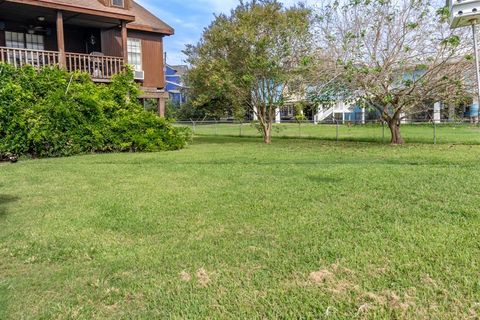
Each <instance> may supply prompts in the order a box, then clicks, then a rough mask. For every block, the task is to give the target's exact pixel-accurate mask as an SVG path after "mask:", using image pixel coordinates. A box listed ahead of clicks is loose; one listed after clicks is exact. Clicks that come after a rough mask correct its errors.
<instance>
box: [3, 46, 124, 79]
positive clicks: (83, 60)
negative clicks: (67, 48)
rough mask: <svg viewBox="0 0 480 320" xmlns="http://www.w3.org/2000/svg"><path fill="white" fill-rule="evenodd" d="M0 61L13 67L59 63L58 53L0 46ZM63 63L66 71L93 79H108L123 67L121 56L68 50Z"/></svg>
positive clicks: (37, 66)
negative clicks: (86, 74)
mask: <svg viewBox="0 0 480 320" xmlns="http://www.w3.org/2000/svg"><path fill="white" fill-rule="evenodd" d="M0 61H1V62H6V63H8V64H11V65H13V66H15V67H22V66H24V65H27V64H29V65H32V66H34V67H35V68H40V67H44V66H55V65H60V53H59V52H57V51H45V50H30V49H17V48H6V47H0ZM65 63H66V65H65V68H66V69H67V70H68V71H82V72H86V73H88V74H90V76H91V77H92V79H94V80H109V79H111V78H112V76H113V75H115V74H117V73H119V72H121V71H122V70H123V67H124V60H123V58H119V57H110V56H102V55H89V54H81V53H70V52H67V53H65Z"/></svg>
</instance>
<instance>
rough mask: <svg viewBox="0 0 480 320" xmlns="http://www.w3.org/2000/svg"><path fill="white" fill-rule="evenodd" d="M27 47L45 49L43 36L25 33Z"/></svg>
mask: <svg viewBox="0 0 480 320" xmlns="http://www.w3.org/2000/svg"><path fill="white" fill-rule="evenodd" d="M25 36H26V40H27V41H26V44H27V49H32V50H45V44H44V42H45V41H44V38H43V36H42V35H38V34H26V35H25Z"/></svg>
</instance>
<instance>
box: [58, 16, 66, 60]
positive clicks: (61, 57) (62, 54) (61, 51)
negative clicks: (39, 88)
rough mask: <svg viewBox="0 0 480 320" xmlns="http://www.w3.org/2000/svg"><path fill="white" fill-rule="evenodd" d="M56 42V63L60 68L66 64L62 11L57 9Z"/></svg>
mask: <svg viewBox="0 0 480 320" xmlns="http://www.w3.org/2000/svg"><path fill="white" fill-rule="evenodd" d="M57 44H58V52H59V57H58V63H59V65H60V68H65V67H66V65H67V57H66V56H65V36H64V31H63V13H62V11H57Z"/></svg>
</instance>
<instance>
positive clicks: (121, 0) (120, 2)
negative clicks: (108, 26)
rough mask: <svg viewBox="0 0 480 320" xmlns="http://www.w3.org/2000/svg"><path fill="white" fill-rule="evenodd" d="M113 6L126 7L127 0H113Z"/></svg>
mask: <svg viewBox="0 0 480 320" xmlns="http://www.w3.org/2000/svg"><path fill="white" fill-rule="evenodd" d="M112 6H114V7H121V8H125V0H112Z"/></svg>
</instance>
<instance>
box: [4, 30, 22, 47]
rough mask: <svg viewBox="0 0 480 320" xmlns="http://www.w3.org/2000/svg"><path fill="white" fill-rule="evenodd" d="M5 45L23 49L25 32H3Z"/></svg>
mask: <svg viewBox="0 0 480 320" xmlns="http://www.w3.org/2000/svg"><path fill="white" fill-rule="evenodd" d="M5 40H6V44H7V47H9V48H19V49H25V34H24V33H20V32H10V31H6V32H5Z"/></svg>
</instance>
